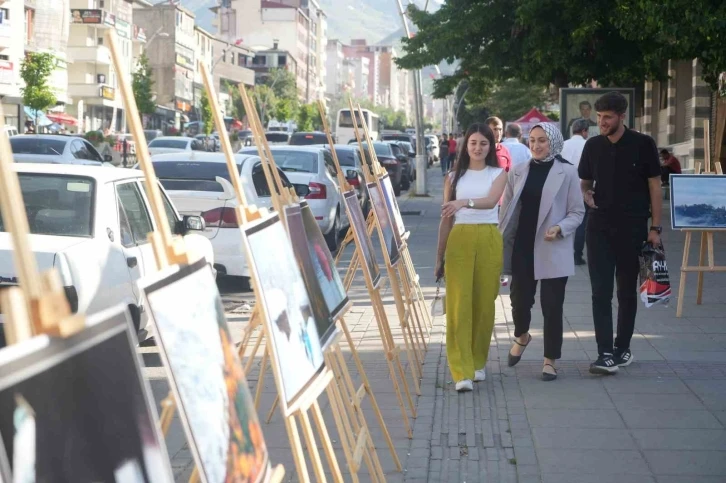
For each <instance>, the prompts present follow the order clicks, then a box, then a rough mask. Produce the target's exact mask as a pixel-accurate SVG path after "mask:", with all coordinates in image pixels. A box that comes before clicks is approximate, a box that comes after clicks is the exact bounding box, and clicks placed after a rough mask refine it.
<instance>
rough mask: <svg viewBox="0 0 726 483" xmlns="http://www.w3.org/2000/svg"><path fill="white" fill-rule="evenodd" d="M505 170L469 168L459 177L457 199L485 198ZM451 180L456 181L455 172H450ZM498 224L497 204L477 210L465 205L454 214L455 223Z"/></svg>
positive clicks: (488, 167)
mask: <svg viewBox="0 0 726 483" xmlns="http://www.w3.org/2000/svg"><path fill="white" fill-rule="evenodd" d="M502 171H503V168H495V167H492V166H486V167H485V168H484V169H482V170H480V171H476V170H473V169H467V170H466V172H465V173H464V175H463V176H462V177H461V178H460V179H459V182H458V183H457V185H456V199H457V200H469V199H472V200H473V199H477V198H485V197H486V196H487V195H488V194H489V190H491V188H492V184H493V183H494V180H495V179H497V176H499V174H500V173H501V172H502ZM449 177H450V179H451V181H452V182H453V181H454V173H453V172H452V173H449ZM485 223H490V224H495V225H496V224H498V223H499V207H498V206H495V207H494V208H492V209H489V210H477V209H473V208H468V207H464V208H462V209H460V210H459V211H457V212H456V214H455V215H454V224H455V225H478V224H485Z"/></svg>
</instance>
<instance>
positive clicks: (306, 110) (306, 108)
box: [297, 104, 320, 132]
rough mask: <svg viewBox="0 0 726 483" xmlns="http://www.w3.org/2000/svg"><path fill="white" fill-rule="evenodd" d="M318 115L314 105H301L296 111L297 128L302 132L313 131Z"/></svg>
mask: <svg viewBox="0 0 726 483" xmlns="http://www.w3.org/2000/svg"><path fill="white" fill-rule="evenodd" d="M319 118H320V114H319V112H318V108H317V107H316V106H315V105H314V104H303V105H301V106H300V107H299V108H298V110H297V128H298V129H299V130H300V131H303V132H309V131H314V130H315V126H316V122H315V121H318V124H319Z"/></svg>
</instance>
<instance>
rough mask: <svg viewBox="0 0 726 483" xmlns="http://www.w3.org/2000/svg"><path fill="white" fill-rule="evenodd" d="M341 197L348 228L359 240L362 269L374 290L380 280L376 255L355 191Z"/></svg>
mask: <svg viewBox="0 0 726 483" xmlns="http://www.w3.org/2000/svg"><path fill="white" fill-rule="evenodd" d="M343 197H344V199H345V206H346V209H347V210H348V213H349V215H350V216H349V218H350V226H351V227H352V228H353V230H355V233H356V235H357V239H358V240H361V244H360V251H361V254H362V255H363V258H364V260H365V268H364V269H367V270H368V273H369V274H370V276H371V281H372V282H373V288H376V287H378V282H380V280H381V271H380V269H379V268H378V261H377V260H376V253H375V252H374V251H373V243H371V238H370V237H369V236H368V225H367V224H366V220H365V218H364V217H363V211H362V210H361V208H360V202H359V201H358V195H356V193H355V191H347V192H346V193H343Z"/></svg>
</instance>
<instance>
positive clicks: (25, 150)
mask: <svg viewBox="0 0 726 483" xmlns="http://www.w3.org/2000/svg"><path fill="white" fill-rule="evenodd" d="M66 142H67V140H65V139H48V138H35V137H31V136H13V137H11V138H10V146H11V147H12V150H13V153H14V154H47V155H52V156H60V155H61V154H63V150H64V149H65V147H66Z"/></svg>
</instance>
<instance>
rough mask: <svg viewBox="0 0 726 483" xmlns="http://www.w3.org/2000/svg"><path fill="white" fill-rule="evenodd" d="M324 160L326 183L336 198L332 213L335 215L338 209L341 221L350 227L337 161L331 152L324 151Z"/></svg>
mask: <svg viewBox="0 0 726 483" xmlns="http://www.w3.org/2000/svg"><path fill="white" fill-rule="evenodd" d="M323 160H324V162H325V169H324V176H325V179H326V183H325V184H327V185H328V188H329V189H332V191H330V192H331V193H335V196H331V197H330V199H331V203H334V204H333V205H332V206H331V207H330V208H331V210H333V211H332V213H335V210H336V209H340V221H341V223H342V224H343V226H348V224H349V222H348V211H347V210H346V209H345V208H344V207H345V204H344V200H343V195H342V193H341V191H340V189H339V187H338V170H337V169H336V167H335V160H334V159H333V155H332V154H331V153H330V151H328V150H325V151H323Z"/></svg>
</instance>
